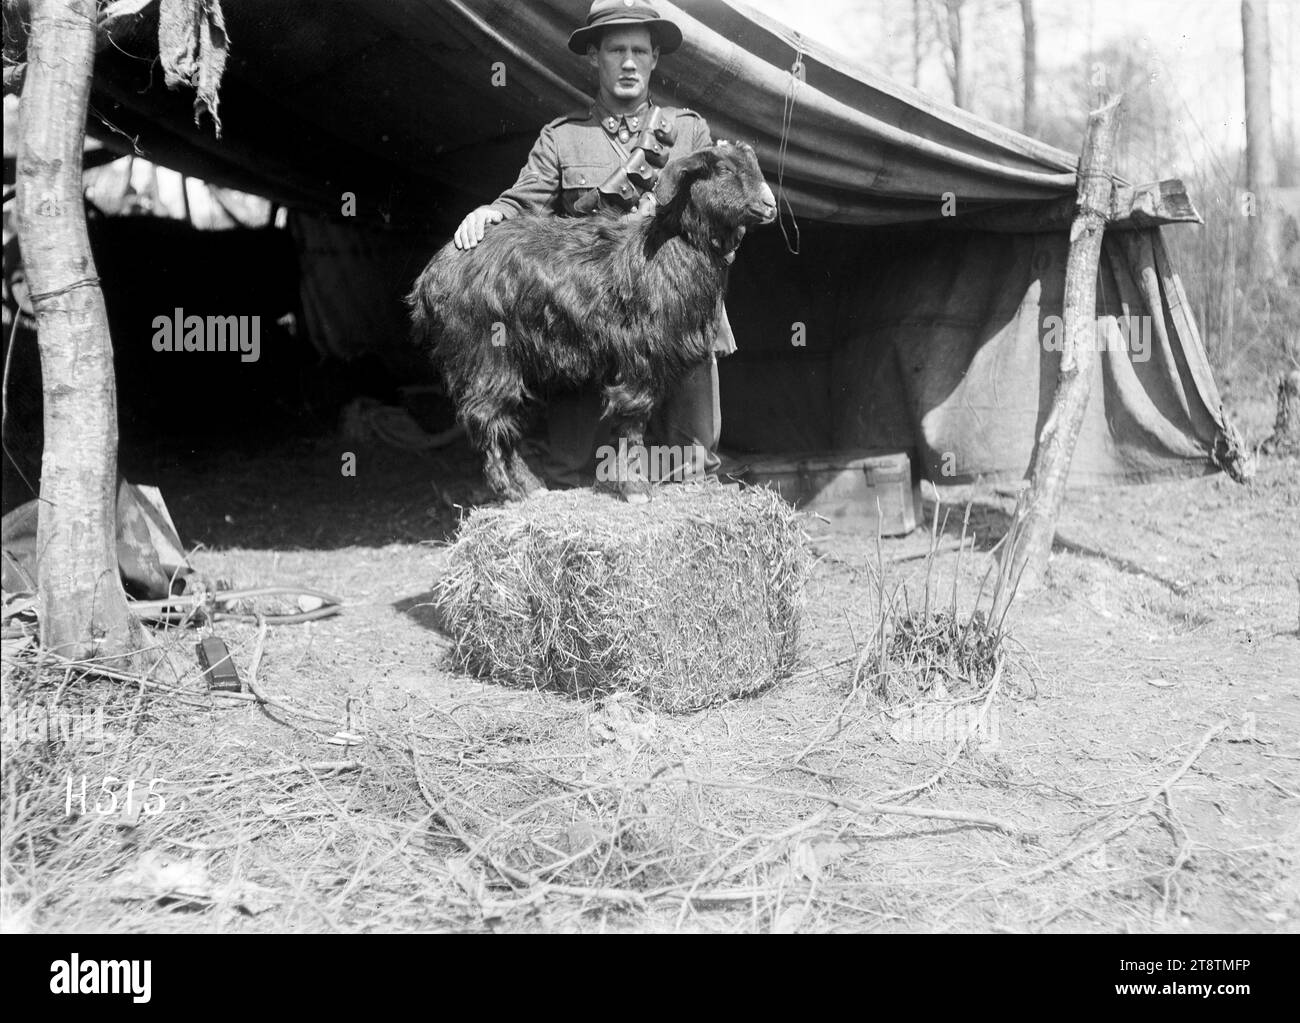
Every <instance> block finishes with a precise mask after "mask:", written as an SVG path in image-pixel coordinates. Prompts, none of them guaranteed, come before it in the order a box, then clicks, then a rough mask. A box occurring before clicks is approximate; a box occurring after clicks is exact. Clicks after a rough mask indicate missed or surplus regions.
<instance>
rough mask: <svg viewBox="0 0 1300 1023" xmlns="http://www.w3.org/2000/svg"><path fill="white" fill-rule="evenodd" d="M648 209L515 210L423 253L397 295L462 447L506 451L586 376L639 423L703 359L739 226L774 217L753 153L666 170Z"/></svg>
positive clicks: (723, 151) (707, 154)
mask: <svg viewBox="0 0 1300 1023" xmlns="http://www.w3.org/2000/svg"><path fill="white" fill-rule="evenodd" d="M660 191H661V193H667V194H668V195H670V196H671V197H670V198H667V199H666V201H665V202H664V204H663V205H661V206H660V208H659V211H658V213H657V215H655V216H653V217H646V218H629V219H624V220H620V219H614V218H610V217H603V216H597V217H590V218H584V219H576V220H575V219H561V218H556V217H550V216H543V215H523V216H519V217H515V218H513V219H510V220H507V221H505V222H504V223H501V224H498V225H496V226H492V227H489V229H488V230H487V232H486V234H485V236H484V239H483V241H482V242H480V243H479V245H478V247H477V248H475V249H472V250H469V251H465V252H462V251H459V250H457V249H456V248H455V247H454V246H452V245H447V246H446V247H444V248H443V249H442V250H441V251H440V252H438V254H437V255H435V256H434V257H433V259H432V260H431V261H430V263H429V265H428V266H427V267H426V268H425V270H424V272H423V273H421V274H420V277H419V278H418V280H417V281H416V282H415V286H414V288H413V289H412V291H411V293H410V295H409V296H408V302H409V303H410V305H411V307H412V316H413V320H414V324H415V331H416V337H417V340H418V341H421V342H423V343H424V344H426V345H428V346H430V347H431V350H432V353H433V357H434V359H435V361H436V362H437V363H438V364H439V365H440V366H441V368H442V370H443V374H444V377H445V379H446V383H447V389H448V393H449V394H450V396H451V397H452V399H453V400H454V401H455V402H456V405H457V408H458V414H459V416H460V419H461V422H462V423H463V424H464V426H465V427H466V431H467V432H468V434H469V437H470V441H471V443H473V444H474V445H475V446H476V447H477V448H479V450H482V451H485V452H488V453H489V456H490V453H491V451H492V450H493V449H498V450H499V449H502V448H505V449H507V450H508V449H512V448H513V445H514V443H515V441H516V440H517V438H518V431H519V420H520V413H521V412H522V409H523V405H524V404H525V402H527V401H528V400H529V399H530V398H531V397H533V396H539V395H540V394H541V393H543V392H544V391H545V390H546V389H548V388H550V387H554V386H560V387H565V386H570V387H571V386H577V385H582V384H586V383H589V382H592V381H594V382H597V383H598V384H600V385H601V386H603V387H604V388H605V399H606V412H607V414H613V415H615V416H616V417H619V418H622V419H630V420H635V419H644V418H645V417H646V416H648V415H649V414H650V412H651V410H652V409H653V407H654V405H655V404H656V403H657V402H658V401H659V399H660V398H661V397H662V396H663V394H664V392H665V390H666V389H667V387H668V386H669V385H670V384H671V383H672V382H673V381H674V380H676V379H677V378H678V377H680V376H681V374H682V373H683V372H685V371H686V370H687V369H688V368H689V367H691V366H693V365H695V364H697V363H699V362H701V361H703V360H704V359H706V358H708V355H709V351H710V347H711V343H712V339H713V333H714V327H715V323H716V318H717V315H718V311H719V308H720V303H721V301H722V295H723V290H724V287H725V285H726V278H727V259H726V256H727V255H728V254H729V253H730V252H732V251H734V249H735V247H736V245H737V244H738V243H739V238H740V237H742V236H743V228H745V227H748V226H749V225H752V224H757V223H765V222H768V221H770V220H771V219H772V216H773V215H774V212H775V210H774V206H773V204H772V201H771V190H770V189H768V187H767V185H766V184H765V183H764V181H763V178H762V174H761V172H760V170H759V168H758V161H757V159H756V157H755V156H754V153H753V150H751V149H750V148H749V147H748V146H740V145H725V144H723V145H719V146H715V147H713V148H711V149H703V150H700V151H698V152H696V153H692V154H691V155H690V156H687V157H685V158H683V159H681V160H678V161H675V162H674V163H672V164H670V165H669V166H668V167H667V168H666V169H665V171H664V179H663V182H661V188H660Z"/></svg>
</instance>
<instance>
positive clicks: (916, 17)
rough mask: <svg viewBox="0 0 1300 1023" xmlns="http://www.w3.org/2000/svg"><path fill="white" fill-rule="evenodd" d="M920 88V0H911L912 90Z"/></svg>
mask: <svg viewBox="0 0 1300 1023" xmlns="http://www.w3.org/2000/svg"><path fill="white" fill-rule="evenodd" d="M920 87H921V0H912V88H914V89H919V88H920Z"/></svg>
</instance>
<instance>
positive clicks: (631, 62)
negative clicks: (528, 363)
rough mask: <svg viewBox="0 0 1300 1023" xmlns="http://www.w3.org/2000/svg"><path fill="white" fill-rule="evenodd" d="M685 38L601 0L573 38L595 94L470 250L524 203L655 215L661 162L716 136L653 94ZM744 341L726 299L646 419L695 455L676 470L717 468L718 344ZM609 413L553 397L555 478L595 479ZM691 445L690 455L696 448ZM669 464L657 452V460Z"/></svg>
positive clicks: (594, 395)
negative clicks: (709, 350)
mask: <svg viewBox="0 0 1300 1023" xmlns="http://www.w3.org/2000/svg"><path fill="white" fill-rule="evenodd" d="M681 43H682V33H681V30H680V29H679V28H678V27H677V26H676V25H674V24H673V23H672V22H671V21H667V20H665V19H663V18H661V17H659V14H658V12H657V11H656V10H655V9H654V7H652V6H651V5H650V4H649V3H645V2H642V0H596V2H595V3H593V4H592V5H591V12H590V13H589V14H588V16H587V23H586V25H585V26H584V27H583V28H580V29H578V30H577V31H576V32H574V33H573V35H572V36H570V37H569V49H570V50H572V51H573V52H574V53H579V54H586V56H587V59H588V60H589V61H590V63H591V66H592V68H594V69H595V71H596V74H597V77H598V83H599V84H598V90H597V93H596V102H595V103H594V104H593V105H592V106H591V107H590V108H589V109H587V110H583V111H578V112H576V113H572V114H569V115H567V116H565V117H558V118H556V119H555V120H554V121H552V122H551V123H550V124H548V125H546V127H545V128H543V129H542V133H541V136H540V137H539V138H538V140H537V143H536V145H534V146H533V150H532V152H531V153H530V154H529V156H528V162H527V163H526V164H525V165H524V168H523V170H522V171H520V173H519V180H517V181H516V182H515V184H514V185H513V187H511V188H510V189H508V190H507V191H506V192H503V193H502V195H501V196H500V198H498V199H497V200H496V201H495V202H493V203H491V204H490V205H487V206H480V207H479V208H478V209H476V210H474V211H473V212H472V213H470V214H469V216H467V217H466V218H465V219H464V220H463V221H462V222H461V224H460V226H459V227H458V228H457V229H456V234H455V243H456V247H457V248H458V249H472V248H474V246H476V245H477V244H478V243H479V242H480V241H482V240H483V233H484V231H486V230H491V226H492V225H493V224H499V223H501V222H502V221H503V220H506V219H508V218H510V217H514V216H517V215H519V214H520V213H521V212H524V211H542V212H550V213H554V214H557V215H560V216H585V215H588V214H591V213H593V212H596V211H597V210H601V211H604V212H614V213H618V214H621V215H624V216H653V215H654V204H655V194H654V186H655V183H656V181H657V179H658V175H659V170H660V169H661V168H662V167H663V166H664V164H665V163H667V162H668V161H669V160H671V159H675V158H677V157H681V156H685V155H686V154H688V153H691V152H694V151H695V150H697V149H701V148H704V147H706V146H710V145H712V144H713V140H712V138H711V136H710V134H709V127H708V125H707V124H706V123H705V122H704V118H702V117H701V116H700V115H699V114H697V113H695V112H694V111H693V110H686V109H678V108H673V107H665V106H659V105H657V104H655V103H654V102H653V101H652V100H651V98H650V74H651V72H652V71H653V70H654V69H655V67H656V66H657V65H658V63H659V58H660V57H661V56H665V55H667V54H670V53H672V52H673V51H674V50H676V49H677V48H678V47H679V46H680V45H681ZM735 350H736V346H735V341H734V340H733V338H732V335H731V327H730V325H729V324H728V322H727V316H726V311H725V310H720V314H719V320H718V334H717V338H716V339H715V341H714V345H713V356H712V357H711V358H710V359H709V361H708V362H707V363H703V364H701V365H700V366H697V367H696V368H695V369H693V370H691V371H690V372H689V373H688V374H687V375H686V376H685V377H684V378H683V379H682V380H681V382H680V383H679V384H678V386H677V388H676V390H675V391H674V392H673V393H671V394H669V395H668V396H667V398H665V400H664V402H663V404H662V406H661V407H660V408H659V409H658V410H657V412H656V413H655V415H654V417H653V418H652V419H651V422H650V431H651V435H652V436H653V438H654V440H655V441H656V442H657V443H659V444H661V445H665V446H667V448H668V449H670V450H672V449H676V450H680V451H683V452H686V453H687V454H688V457H687V459H686V460H685V461H684V462H683V463H682V464H680V465H678V464H675V463H674V464H672V465H671V471H672V474H673V478H684V477H687V476H689V475H693V474H703V473H712V472H716V471H717V469H718V466H719V464H720V463H719V461H718V457H717V454H716V449H717V446H718V437H719V434H720V433H721V429H722V421H721V410H720V408H719V402H718V364H717V356H718V355H730V354H731V353H732V352H734V351H735ZM609 427H610V424H608V423H605V422H602V420H601V398H600V394H599V392H598V391H596V390H594V389H587V390H584V391H582V392H578V393H568V394H559V395H555V396H553V397H552V399H551V401H550V403H549V404H548V407H547V433H548V437H549V441H550V456H549V460H548V462H547V464H546V465H545V473H546V475H547V476H548V477H550V479H551V480H552V481H553V482H556V483H559V484H564V485H582V484H583V483H586V482H589V481H590V473H591V467H592V462H593V457H594V453H595V451H596V447H597V445H598V444H602V443H605V439H606V438H607V437H608V435H609ZM692 452H694V457H689V455H690V453H692ZM652 461H653V462H654V463H657V464H663V463H662V460H661V459H655V460H652Z"/></svg>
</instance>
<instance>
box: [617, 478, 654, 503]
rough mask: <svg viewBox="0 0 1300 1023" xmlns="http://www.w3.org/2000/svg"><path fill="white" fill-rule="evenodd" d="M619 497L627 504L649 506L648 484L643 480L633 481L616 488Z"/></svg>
mask: <svg viewBox="0 0 1300 1023" xmlns="http://www.w3.org/2000/svg"><path fill="white" fill-rule="evenodd" d="M618 493H619V496H620V497H622V498H623V500H624V501H626V502H627V503H628V504H649V503H650V484H649V483H647V482H646V481H645V480H633V481H631V482H630V483H624V484H622V485H620V486H619V488H618Z"/></svg>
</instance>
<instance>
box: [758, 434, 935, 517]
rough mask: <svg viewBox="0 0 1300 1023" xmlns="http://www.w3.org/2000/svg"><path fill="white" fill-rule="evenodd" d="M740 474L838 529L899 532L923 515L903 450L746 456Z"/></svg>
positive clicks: (910, 464)
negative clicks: (770, 489) (774, 491)
mask: <svg viewBox="0 0 1300 1023" xmlns="http://www.w3.org/2000/svg"><path fill="white" fill-rule="evenodd" d="M740 479H741V480H743V481H744V482H745V483H747V484H749V485H750V486H768V487H772V488H773V489H775V490H776V491H777V492H778V493H779V494H780V495H781V496H782V497H783V498H785V499H786V500H787V501H789V502H790V503H791V504H793V505H794V506H795V507H797V508H800V509H802V510H803V511H806V512H810V513H813V514H815V515H819V516H821V517H822V518H824V519H826V520H827V523H828V524H829V526H830V528H832V529H835V530H837V531H838V530H846V531H849V530H851V531H854V532H861V533H866V534H869V535H874V534H875V533H876V532H877V530H879V532H880V533H881V535H883V536H903V535H905V534H907V533H910V532H911V531H912V530H914V529H915V528H916V523H917V520H918V519H919V518H920V517H921V516H920V508H921V491H920V487H919V485H918V484H916V483H914V482H913V480H912V463H911V459H909V458H908V456H907V453H906V452H905V451H873V450H863V449H856V450H847V451H824V452H816V453H811V452H809V453H798V454H782V455H763V456H758V457H754V458H750V459H747V460H746V461H745V463H744V469H743V470H742V471H741V473H740ZM817 521H818V520H816V519H814V520H813V522H814V523H817Z"/></svg>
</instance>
